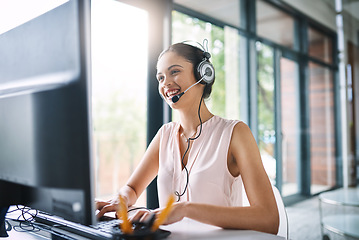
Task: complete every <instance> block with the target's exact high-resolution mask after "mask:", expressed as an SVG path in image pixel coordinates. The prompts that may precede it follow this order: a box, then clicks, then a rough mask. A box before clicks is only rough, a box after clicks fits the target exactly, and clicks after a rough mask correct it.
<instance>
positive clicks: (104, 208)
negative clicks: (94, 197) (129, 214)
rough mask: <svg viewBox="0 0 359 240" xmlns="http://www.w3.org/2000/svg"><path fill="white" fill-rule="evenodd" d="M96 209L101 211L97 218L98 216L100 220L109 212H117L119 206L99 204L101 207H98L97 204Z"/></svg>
mask: <svg viewBox="0 0 359 240" xmlns="http://www.w3.org/2000/svg"><path fill="white" fill-rule="evenodd" d="M97 206H99V207H97ZM96 207H97V209H98V210H100V211H99V212H98V213H97V215H96V216H97V218H100V217H102V216H103V215H104V214H105V213H107V212H115V211H116V210H117V208H118V204H114V203H109V202H107V204H104V203H99V205H97V203H96Z"/></svg>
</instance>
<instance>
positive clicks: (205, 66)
mask: <svg viewBox="0 0 359 240" xmlns="http://www.w3.org/2000/svg"><path fill="white" fill-rule="evenodd" d="M191 42H192V43H195V44H197V45H199V46H200V49H201V50H202V51H203V58H202V61H201V62H200V63H199V64H198V65H197V67H196V70H197V71H196V72H195V76H196V79H197V80H198V81H203V82H201V83H202V84H211V83H212V82H213V81H214V78H215V72H214V67H213V65H212V63H210V61H209V59H210V58H211V54H210V53H209V52H208V40H207V39H204V40H203V44H200V43H199V42H196V41H191V40H186V41H183V42H182V43H185V44H188V43H191ZM189 45H191V44H189ZM192 46H193V45H192ZM204 46H206V48H205V47H204ZM197 48H198V47H197Z"/></svg>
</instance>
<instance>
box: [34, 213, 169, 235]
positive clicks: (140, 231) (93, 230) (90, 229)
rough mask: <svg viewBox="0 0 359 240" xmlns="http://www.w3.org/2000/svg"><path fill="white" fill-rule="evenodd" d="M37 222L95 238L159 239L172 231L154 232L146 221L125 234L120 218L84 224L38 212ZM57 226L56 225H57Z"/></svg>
mask: <svg viewBox="0 0 359 240" xmlns="http://www.w3.org/2000/svg"><path fill="white" fill-rule="evenodd" d="M35 220H36V222H39V223H43V224H46V225H49V226H54V228H58V229H61V230H65V231H68V232H70V233H73V234H77V235H79V236H83V237H87V238H89V239H94V240H123V239H136V240H137V239H153V240H159V239H164V238H167V237H168V236H169V235H170V234H171V232H170V231H166V230H163V229H158V230H157V231H155V232H152V231H151V229H150V228H149V227H148V226H146V225H145V224H144V223H140V222H137V223H133V229H134V231H133V233H132V234H124V233H123V232H122V231H121V229H120V220H118V219H111V220H106V221H100V222H98V223H97V224H96V225H91V226H85V225H82V224H78V223H74V222H70V221H67V220H63V219H60V218H58V217H53V216H49V215H46V214H38V215H37V216H36V218H35ZM55 226H56V227H55Z"/></svg>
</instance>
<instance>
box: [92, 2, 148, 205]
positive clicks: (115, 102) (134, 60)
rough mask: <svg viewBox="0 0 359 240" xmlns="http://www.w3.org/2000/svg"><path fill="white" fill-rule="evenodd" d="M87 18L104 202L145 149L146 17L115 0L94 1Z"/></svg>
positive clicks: (98, 175) (99, 179) (98, 182)
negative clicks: (89, 15) (88, 21)
mask: <svg viewBox="0 0 359 240" xmlns="http://www.w3.org/2000/svg"><path fill="white" fill-rule="evenodd" d="M91 14H92V16H91V18H92V19H91V20H92V29H91V30H92V36H91V37H92V49H91V50H92V78H93V79H92V97H93V108H92V110H93V125H94V145H95V152H96V158H95V160H96V166H95V169H96V197H97V198H108V197H109V196H113V195H114V194H115V193H116V192H117V191H118V190H119V187H120V186H123V185H124V184H125V182H126V180H127V179H128V178H129V176H130V174H131V173H132V171H133V170H134V168H135V167H136V165H137V163H138V162H139V160H140V158H141V156H142V155H143V153H144V151H145V148H146V111H147V102H146V98H147V86H146V81H147V40H146V39H147V17H148V16H147V15H148V14H147V12H146V11H144V10H141V9H138V8H135V7H132V6H129V5H126V4H123V3H121V2H118V1H114V0H93V1H92V12H91ZM138 56H141V57H138ZM145 198H146V196H145V194H143V196H141V199H140V200H139V205H145Z"/></svg>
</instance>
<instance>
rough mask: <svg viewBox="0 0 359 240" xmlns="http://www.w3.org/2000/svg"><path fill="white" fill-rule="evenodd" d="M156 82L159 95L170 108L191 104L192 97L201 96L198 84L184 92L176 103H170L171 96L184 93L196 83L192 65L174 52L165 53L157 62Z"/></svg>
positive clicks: (201, 87) (201, 88)
mask: <svg viewBox="0 0 359 240" xmlns="http://www.w3.org/2000/svg"><path fill="white" fill-rule="evenodd" d="M157 80H158V91H159V93H160V94H161V96H162V98H163V99H165V101H166V102H167V103H168V104H169V105H170V106H171V107H174V106H176V105H180V104H181V103H184V102H190V101H192V104H193V100H194V99H193V97H194V96H201V93H202V92H203V85H201V84H198V85H196V86H194V87H193V88H191V90H189V91H188V92H186V94H185V95H184V96H183V97H182V98H181V99H180V100H179V101H178V102H176V103H173V102H172V100H171V99H172V97H173V96H175V95H177V94H179V93H181V92H184V91H185V90H186V89H187V88H188V87H190V86H191V85H192V84H194V83H195V82H196V79H195V77H194V74H193V66H192V63H190V62H189V61H187V60H186V59H185V58H183V57H181V56H179V55H178V54H176V53H174V52H167V53H165V54H164V55H162V57H161V58H160V59H159V60H158V62H157ZM201 91H202V92H201ZM195 94H196V95H195Z"/></svg>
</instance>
